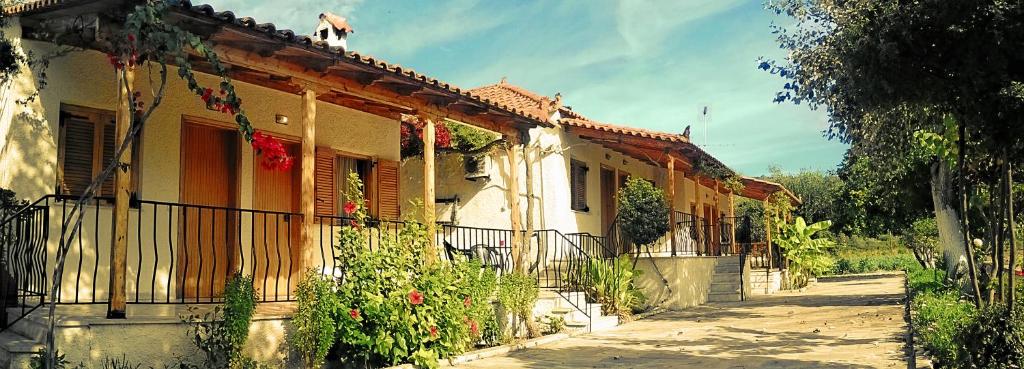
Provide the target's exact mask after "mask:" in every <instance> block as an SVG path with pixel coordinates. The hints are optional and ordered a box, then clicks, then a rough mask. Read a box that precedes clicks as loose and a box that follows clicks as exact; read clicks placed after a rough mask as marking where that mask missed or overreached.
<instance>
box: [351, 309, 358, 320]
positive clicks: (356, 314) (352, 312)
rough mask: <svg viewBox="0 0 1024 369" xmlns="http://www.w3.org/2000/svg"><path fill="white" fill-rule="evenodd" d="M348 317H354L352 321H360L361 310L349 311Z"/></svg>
mask: <svg viewBox="0 0 1024 369" xmlns="http://www.w3.org/2000/svg"><path fill="white" fill-rule="evenodd" d="M348 316H350V317H352V319H355V320H359V310H356V309H352V310H349V311H348Z"/></svg>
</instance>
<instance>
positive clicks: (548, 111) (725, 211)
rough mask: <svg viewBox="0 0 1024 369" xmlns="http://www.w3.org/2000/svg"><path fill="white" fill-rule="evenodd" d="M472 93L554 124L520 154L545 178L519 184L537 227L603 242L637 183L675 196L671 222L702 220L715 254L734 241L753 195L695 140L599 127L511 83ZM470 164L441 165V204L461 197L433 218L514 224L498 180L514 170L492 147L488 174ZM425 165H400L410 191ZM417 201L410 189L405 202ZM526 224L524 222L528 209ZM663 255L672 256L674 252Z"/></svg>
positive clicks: (684, 249) (535, 133) (454, 160)
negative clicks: (737, 187) (630, 182)
mask: <svg viewBox="0 0 1024 369" xmlns="http://www.w3.org/2000/svg"><path fill="white" fill-rule="evenodd" d="M470 91H472V92H473V93H476V94H479V95H480V96H481V97H482V98H483V99H485V100H488V101H491V102H494V103H498V104H503V105H508V106H511V107H514V108H516V109H520V110H522V111H525V112H530V113H532V114H533V115H537V116H545V117H547V120H548V122H550V123H551V126H550V127H537V128H534V129H531V130H530V132H529V134H530V136H529V140H528V141H529V142H528V143H527V145H526V146H525V147H526V151H525V154H524V156H527V157H529V162H530V166H532V167H533V168H532V170H533V172H534V173H539V174H536V175H535V178H534V181H533V182H532V183H529V184H528V183H526V181H525V179H524V178H520V184H519V185H520V187H522V188H524V190H520V191H519V192H520V197H519V198H518V202H519V203H520V205H519V206H521V207H525V206H526V204H527V203H528V201H529V200H528V199H527V197H526V194H527V192H528V191H527V190H525V188H528V187H529V186H532V187H533V190H532V192H533V193H534V196H533V198H532V200H533V201H535V202H536V203H537V206H535V208H536V210H535V212H534V214H533V218H534V219H535V222H536V225H535V229H557V230H559V231H561V232H563V233H567V234H577V233H586V234H591V235H597V236H602V235H605V234H606V233H607V232H608V231H609V229H610V227H612V225H613V223H614V221H615V215H616V210H615V208H616V203H615V194H616V192H617V191H618V189H619V187H620V186H621V185H622V184H623V183H624V182H625V180H626V178H628V177H629V176H635V177H641V178H644V179H647V180H650V181H652V182H653V183H655V184H656V185H657V186H658V187H661V188H663V189H665V191H666V193H667V194H669V195H672V196H673V206H672V207H673V210H674V211H675V212H676V214H675V216H676V217H677V219H676V220H675V222H674V223H679V222H685V221H692V219H696V220H697V221H698V222H703V223H706V224H707V225H708V229H710V230H711V231H712V233H714V235H715V237H709V238H708V239H709V241H713V242H711V243H713V244H714V245H711V247H713V248H719V245H717V244H720V243H722V241H723V240H724V241H729V240H730V238H731V237H732V235H731V234H728V235H725V234H722V232H720V231H719V229H720V228H722V224H723V223H728V222H731V218H733V217H734V213H733V209H732V198H733V196H734V195H739V196H743V195H746V194H748V193H746V192H741V193H738V194H734V193H733V190H731V189H730V188H729V186H728V185H727V184H726V183H725V179H726V178H725V177H727V176H729V175H734V172H732V171H731V170H730V169H728V168H727V167H726V166H725V165H724V164H722V163H721V162H719V161H718V160H717V159H715V158H714V157H712V156H711V155H709V154H707V153H706V152H705V151H704V150H703V149H701V148H700V147H699V146H697V145H695V144H693V143H692V142H691V141H690V139H689V137H687V136H684V135H682V134H674V133H665V132H655V131H651V130H646V129H641V128H634V127H628V126H623V125H615V124H609V123H603V122H599V121H596V120H593V119H590V118H587V117H585V116H583V115H582V114H580V113H579V112H576V111H574V110H572V109H571V108H569V107H567V106H563V105H562V97H561V96H560V95H556V96H555V97H554V98H549V97H546V96H542V95H539V94H536V93H534V92H532V91H528V90H526V89H524V88H522V87H519V86H516V85H513V84H511V83H509V82H507V80H505V79H502V80H501V81H500V82H498V83H496V84H492V85H488V86H483V87H478V88H474V89H472V90H470ZM465 160H466V158H462V157H459V156H448V157H445V158H442V159H439V160H438V168H439V169H438V172H439V173H440V174H439V175H438V178H437V179H436V182H435V183H436V191H437V198H438V199H440V200H441V201H442V202H444V203H445V204H447V203H448V202H449V201H447V200H449V199H458V205H457V206H455V205H454V204H452V205H447V206H446V207H445V211H444V212H442V213H438V219H437V220H438V221H442V222H451V223H454V224H458V225H461V226H468V227H483V228H488V227H490V228H508V227H510V226H511V218H510V216H509V215H508V211H509V210H508V207H509V206H507V199H505V194H506V191H505V189H506V188H508V187H509V186H508V183H506V178H505V177H504V176H503V175H502V173H503V172H506V171H507V166H508V164H507V158H506V157H505V153H504V152H502V151H501V150H496V151H493V152H491V154H490V155H489V156H488V157H487V158H485V159H484V160H485V161H486V162H488V163H489V165H486V166H485V168H486V173H480V172H478V171H467V170H466V168H465V165H464V162H465ZM525 162H526V161H525V160H520V161H519V162H518V166H519V168H518V172H520V173H523V172H526V164H525ZM702 166H703V168H702ZM421 167H422V166H421V165H420V159H412V160H406V161H405V162H404V164H403V166H402V183H403V187H404V188H412V189H415V188H417V187H418V185H419V182H420V181H422V178H423V175H422V171H421ZM668 168H672V169H673V170H672V171H670V170H668ZM702 169H703V170H702ZM711 171H716V172H715V173H710V172H711ZM669 183H673V185H669ZM418 195H419V194H418V193H417V192H415V191H412V190H404V191H403V193H402V198H403V199H406V200H408V199H412V198H417V197H418ZM494 204H504V205H505V206H503V207H498V208H499V210H498V213H495V211H494V209H495V208H496V207H497V206H495V205H494ZM668 221H669V220H666V222H668ZM520 222H521V223H526V222H527V217H526V216H525V212H524V213H523V215H522V219H521V220H520ZM725 228H729V227H728V226H726V227H725ZM727 233H728V232H727ZM666 241H668V240H667V239H666ZM726 243H728V242H726ZM665 246H666V247H670V245H665ZM662 251H669V252H671V250H670V249H668V248H665V249H664V250H662ZM701 252H706V250H698V249H697V248H696V245H692V244H691V245H677V249H676V253H677V254H681V253H693V254H696V253H701Z"/></svg>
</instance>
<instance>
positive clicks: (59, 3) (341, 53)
mask: <svg viewBox="0 0 1024 369" xmlns="http://www.w3.org/2000/svg"><path fill="white" fill-rule="evenodd" d="M101 1H102V0H35V1H27V2H25V3H21V4H18V5H14V6H8V7H5V8H4V10H5V11H7V12H8V13H9V14H18V13H30V12H41V11H46V10H50V9H51V8H58V7H68V6H75V5H78V4H87V3H98V2H101ZM176 6H177V7H178V8H179V9H180V10H182V11H185V12H190V13H192V14H195V15H199V16H206V17H210V18H213V19H216V20H218V21H220V22H223V23H228V24H231V25H234V26H236V27H242V28H246V29H249V30H252V31H255V32H258V33H262V34H264V35H265V36H266V37H268V38H271V39H274V40H279V41H284V42H286V43H290V44H293V45H296V46H301V47H306V48H309V49H315V50H318V51H320V52H323V53H325V54H330V55H332V56H334V57H336V58H338V59H339V60H340V61H342V62H349V63H355V64H363V65H366V66H371V67H374V68H377V69H380V70H382V71H384V72H387V73H391V74H394V75H399V76H402V77H403V78H408V79H412V80H415V81H419V82H422V83H425V84H428V85H432V86H434V87H436V88H440V89H443V90H446V91H448V92H450V93H454V94H458V95H461V96H463V97H466V98H469V99H470V100H475V101H476V102H479V103H481V104H484V105H487V106H489V107H490V108H493V109H496V110H500V111H505V112H508V113H512V114H514V115H519V116H521V117H523V118H527V120H530V121H532V123H534V124H539V125H544V126H549V125H550V124H549V123H548V117H549V116H545V115H538V114H536V112H535V111H527V110H526V109H523V108H518V107H515V106H509V105H508V104H503V103H495V102H491V101H489V100H486V99H482V98H480V97H479V96H477V95H475V94H471V93H469V92H468V91H465V90H462V89H460V88H458V87H456V86H454V85H452V84H449V83H445V82H442V81H438V80H437V79H434V78H431V77H428V76H426V75H423V74H420V73H417V72H416V71H414V70H412V69H410V68H406V67H403V66H401V65H398V64H389V63H386V62H384V61H382V60H379V59H376V58H374V57H372V56H369V55H363V54H359V53H356V52H352V51H346V50H343V49H341V48H337V47H330V46H328V45H327V43H326V42H324V41H318V40H315V39H313V38H312V37H310V36H308V35H303V34H296V33H295V32H293V31H292V30H287V29H285V30H278V29H277V26H276V25H274V24H273V23H258V22H257V21H256V20H255V19H253V18H251V17H237V16H235V13H234V12H231V11H221V12H218V11H216V10H214V8H213V6H211V5H208V4H201V5H192V2H191V1H189V0H183V1H180V2H178V3H177V4H176Z"/></svg>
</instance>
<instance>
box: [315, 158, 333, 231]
mask: <svg viewBox="0 0 1024 369" xmlns="http://www.w3.org/2000/svg"><path fill="white" fill-rule="evenodd" d="M334 162H335V154H334V150H331V149H328V148H325V147H318V148H316V170H315V174H314V175H315V177H316V179H315V180H314V191H313V192H314V194H315V197H316V199H315V201H314V203H315V208H316V215H320V216H334V215H338V214H337V209H338V205H337V204H338V202H337V197H338V196H337V193H338V186H337V184H335V183H334V178H335V177H334V170H335V168H334Z"/></svg>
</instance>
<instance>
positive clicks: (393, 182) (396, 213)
mask: <svg viewBox="0 0 1024 369" xmlns="http://www.w3.org/2000/svg"><path fill="white" fill-rule="evenodd" d="M399 177H400V175H399V168H398V162H397V161H391V160H380V161H378V162H377V201H378V202H377V203H378V204H379V209H378V210H379V212H380V213H379V216H380V218H381V219H393V220H397V219H399V218H400V217H401V216H402V207H401V200H400V199H399V196H400V195H399V193H400V192H399V188H398V182H399Z"/></svg>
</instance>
